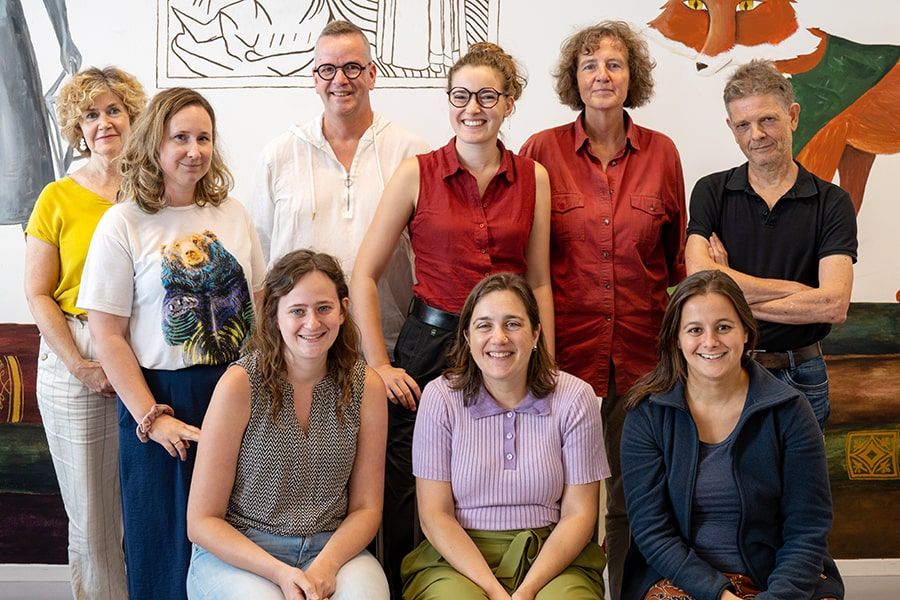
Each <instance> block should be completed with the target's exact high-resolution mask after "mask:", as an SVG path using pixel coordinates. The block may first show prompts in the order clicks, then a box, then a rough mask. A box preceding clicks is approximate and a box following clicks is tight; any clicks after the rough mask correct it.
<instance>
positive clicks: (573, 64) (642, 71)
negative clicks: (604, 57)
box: [553, 21, 656, 111]
mask: <svg viewBox="0 0 900 600" xmlns="http://www.w3.org/2000/svg"><path fill="white" fill-rule="evenodd" d="M603 39H611V40H615V41H617V42H618V43H620V44H621V45H622V47H623V49H624V50H625V54H626V55H627V57H628V96H627V97H626V98H625V107H626V108H638V107H640V106H643V105H645V104H647V102H649V101H650V98H651V97H652V96H653V69H654V68H655V67H656V61H654V60H653V58H652V57H651V56H650V50H649V49H648V48H647V42H646V41H645V40H644V38H643V37H641V35H640V34H639V33H637V32H636V31H635V30H634V29H632V28H631V26H630V25H629V24H628V23H625V22H624V21H601V22H599V23H597V24H596V25H591V26H590V27H585V28H584V29H582V30H580V31H577V32H575V33H574V34H572V35H571V36H569V37H568V38H566V40H565V41H564V42H563V43H562V46H560V49H559V61H558V62H557V65H556V69H554V71H553V77H554V78H555V79H556V85H555V87H556V95H557V96H559V101H560V102H562V103H563V104H564V105H566V106H568V107H569V108H571V109H573V110H579V111H580V110H584V101H583V100H582V99H581V93H580V92H579V90H578V77H577V72H578V57H579V56H584V55H587V54H593V52H594V51H595V50H597V48H598V47H599V46H600V42H601V41H602V40H603Z"/></svg>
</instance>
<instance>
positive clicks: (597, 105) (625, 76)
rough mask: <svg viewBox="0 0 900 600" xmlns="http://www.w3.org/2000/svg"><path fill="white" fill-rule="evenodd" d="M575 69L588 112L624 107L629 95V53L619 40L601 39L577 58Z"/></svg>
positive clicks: (582, 98) (580, 92)
mask: <svg viewBox="0 0 900 600" xmlns="http://www.w3.org/2000/svg"><path fill="white" fill-rule="evenodd" d="M575 68H576V78H577V80H578V92H579V94H580V95H581V101H582V102H584V107H585V110H586V111H603V110H624V108H625V100H626V99H627V98H628V83H629V71H628V52H627V51H626V50H625V47H624V46H623V45H622V44H621V43H620V42H619V41H617V40H614V39H612V38H608V37H605V38H602V39H601V40H600V44H599V45H598V46H597V48H595V49H594V51H593V52H591V53H590V54H582V55H580V56H579V57H578V64H577V65H576V67H575Z"/></svg>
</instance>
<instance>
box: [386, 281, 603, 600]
mask: <svg viewBox="0 0 900 600" xmlns="http://www.w3.org/2000/svg"><path fill="white" fill-rule="evenodd" d="M450 363H451V365H453V366H452V367H451V368H450V369H449V370H448V371H447V372H446V373H445V375H444V376H443V377H441V378H440V379H436V380H434V381H432V382H431V383H429V384H428V385H427V386H426V388H425V391H424V392H423V394H422V401H421V405H420V408H419V416H418V418H417V419H416V429H415V436H414V438H413V472H414V474H415V476H416V494H417V497H418V507H419V518H420V520H421V524H422V530H423V531H424V533H425V536H426V538H427V540H426V541H424V542H422V544H421V545H420V546H419V547H418V548H416V549H415V550H414V551H413V552H412V553H410V554H409V555H408V556H407V557H406V558H405V559H404V561H403V567H402V569H401V573H402V576H403V581H404V587H403V597H404V598H407V599H415V600H426V599H439V598H458V599H461V600H466V599H469V598H472V599H475V598H477V599H483V598H487V599H489V600H500V599H504V600H510V599H515V600H531V599H533V598H535V599H547V600H549V599H552V598H567V599H575V600H578V599H581V598H602V597H603V579H602V576H601V573H602V571H603V567H604V565H605V563H606V558H605V555H604V553H603V550H602V549H601V548H600V547H599V546H598V545H597V544H596V543H594V542H593V541H591V537H592V535H593V533H594V531H595V529H596V522H597V504H598V486H599V481H600V480H601V479H604V478H606V477H608V476H609V467H608V466H607V461H606V453H605V451H604V449H603V443H602V439H603V435H602V427H601V423H600V410H599V407H598V406H597V400H596V398H595V396H594V393H593V391H592V390H591V388H590V386H589V385H588V384H587V383H585V382H584V381H581V380H580V379H578V378H576V377H573V376H572V375H569V374H567V373H562V372H559V371H558V370H557V369H556V366H555V364H554V363H553V359H552V358H550V355H549V354H548V352H547V349H546V347H545V345H544V340H543V337H542V336H541V327H540V324H539V318H538V307H537V302H536V300H535V297H534V294H533V293H532V291H531V289H530V288H529V287H528V284H527V283H526V282H525V280H524V279H523V278H522V277H520V276H518V275H512V274H509V273H501V274H496V275H491V276H489V277H486V278H485V279H483V280H482V281H481V282H480V283H479V284H478V285H477V286H475V289H473V290H472V293H471V294H469V297H468V298H467V299H466V302H465V305H464V306H463V309H462V313H461V314H460V321H459V326H458V329H457V335H456V342H455V343H454V346H453V348H452V350H451V353H450Z"/></svg>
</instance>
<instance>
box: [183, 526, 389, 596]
mask: <svg viewBox="0 0 900 600" xmlns="http://www.w3.org/2000/svg"><path fill="white" fill-rule="evenodd" d="M332 533H333V532H331V531H324V532H322V533H317V534H314V535H310V536H307V537H287V536H281V535H274V534H272V533H266V532H265V531H260V530H258V529H247V530H245V531H243V534H244V535H245V536H247V538H248V539H249V540H250V541H252V542H253V543H255V544H256V545H257V546H259V547H260V548H262V549H263V550H265V551H266V552H268V553H269V554H271V555H272V556H274V557H275V558H277V559H278V560H280V561H281V562H283V563H287V564H289V565H292V566H295V567H297V568H299V569H307V568H309V565H310V564H311V563H312V561H313V560H314V559H315V558H316V557H317V556H318V555H319V553H320V552H321V551H322V549H323V548H324V547H325V544H327V543H328V540H329V539H331V535H332ZM187 592H188V598H190V599H191V600H245V599H247V598H253V599H254V600H284V594H282V592H281V588H280V587H278V585H276V584H275V583H273V582H271V581H269V580H268V579H266V578H265V577H260V576H259V575H256V574H254V573H251V572H250V571H245V570H243V569H239V568H238V567H235V566H234V565H231V564H229V563H227V562H225V561H223V560H222V559H220V558H219V557H218V556H216V555H215V554H213V553H211V552H208V551H207V550H205V549H204V548H202V547H201V546H198V545H197V544H194V548H193V553H192V555H191V567H190V569H189V570H188V578H187ZM387 598H388V586H387V580H386V579H385V577H384V571H382V570H381V565H379V564H378V561H377V560H375V557H373V556H372V555H371V554H369V553H368V552H367V551H365V550H363V551H362V552H360V553H359V554H357V555H356V556H355V557H354V558H351V559H350V560H349V561H347V562H346V563H345V564H344V566H342V567H341V568H340V569H339V570H338V573H337V586H336V589H335V592H334V594H333V595H332V596H331V600H370V599H371V600H387Z"/></svg>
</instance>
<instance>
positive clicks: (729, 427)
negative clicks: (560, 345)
mask: <svg viewBox="0 0 900 600" xmlns="http://www.w3.org/2000/svg"><path fill="white" fill-rule="evenodd" d="M756 339H757V328H756V322H755V321H754V319H753V316H752V315H751V312H750V307H749V306H748V305H747V301H746V300H745V299H744V296H743V294H742V293H741V291H740V288H738V286H737V284H736V283H735V282H734V281H733V280H732V279H731V278H730V277H728V276H727V275H725V274H724V273H721V272H719V271H703V272H700V273H696V274H694V275H692V276H690V277H688V278H687V279H685V280H684V281H683V282H682V283H681V284H680V285H679V286H678V288H677V289H676V290H675V293H674V294H673V295H672V298H671V300H670V302H669V306H668V308H667V309H666V314H665V317H664V319H663V325H662V330H661V331H660V335H659V348H660V349H659V358H660V360H659V364H658V365H657V367H656V368H655V369H654V370H653V371H652V372H651V373H649V374H647V375H646V376H645V377H643V378H642V379H641V380H640V381H638V383H637V384H636V385H635V386H634V388H632V390H630V391H629V393H628V395H627V397H626V399H625V401H626V402H627V406H628V407H629V409H630V410H629V412H628V415H627V417H626V420H625V428H624V433H623V436H622V458H621V460H622V476H623V480H624V484H625V498H626V502H627V505H628V519H629V521H630V522H631V532H632V542H633V543H632V547H631V549H630V551H629V554H628V557H627V559H626V564H625V582H624V584H623V593H622V599H623V600H641V599H647V600H649V599H650V598H653V599H669V598H671V599H675V598H678V599H688V598H695V599H696V600H735V599H737V598H742V599H747V598H756V599H757V600H775V599H783V600H805V599H825V598H843V594H844V587H843V583H842V582H841V578H840V575H839V573H838V572H837V568H836V567H835V564H834V560H833V559H832V558H831V556H829V554H828V549H827V547H826V537H827V534H828V531H829V530H830V528H831V518H832V513H831V494H830V490H829V486H828V471H827V464H826V461H825V447H824V443H823V440H822V435H821V433H820V431H819V428H818V426H817V424H816V420H815V417H814V415H813V412H812V409H811V407H810V405H809V402H808V401H807V400H806V398H805V397H804V396H803V395H802V394H801V393H800V392H797V391H796V390H795V389H793V388H791V387H789V386H788V385H786V384H784V383H782V382H780V381H778V380H777V379H775V377H773V376H772V375H770V374H769V373H768V372H767V371H766V370H765V369H764V368H762V367H760V366H759V365H758V364H756V362H754V361H753V360H752V359H751V358H750V356H749V353H750V351H752V349H753V346H754V343H755V342H756Z"/></svg>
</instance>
